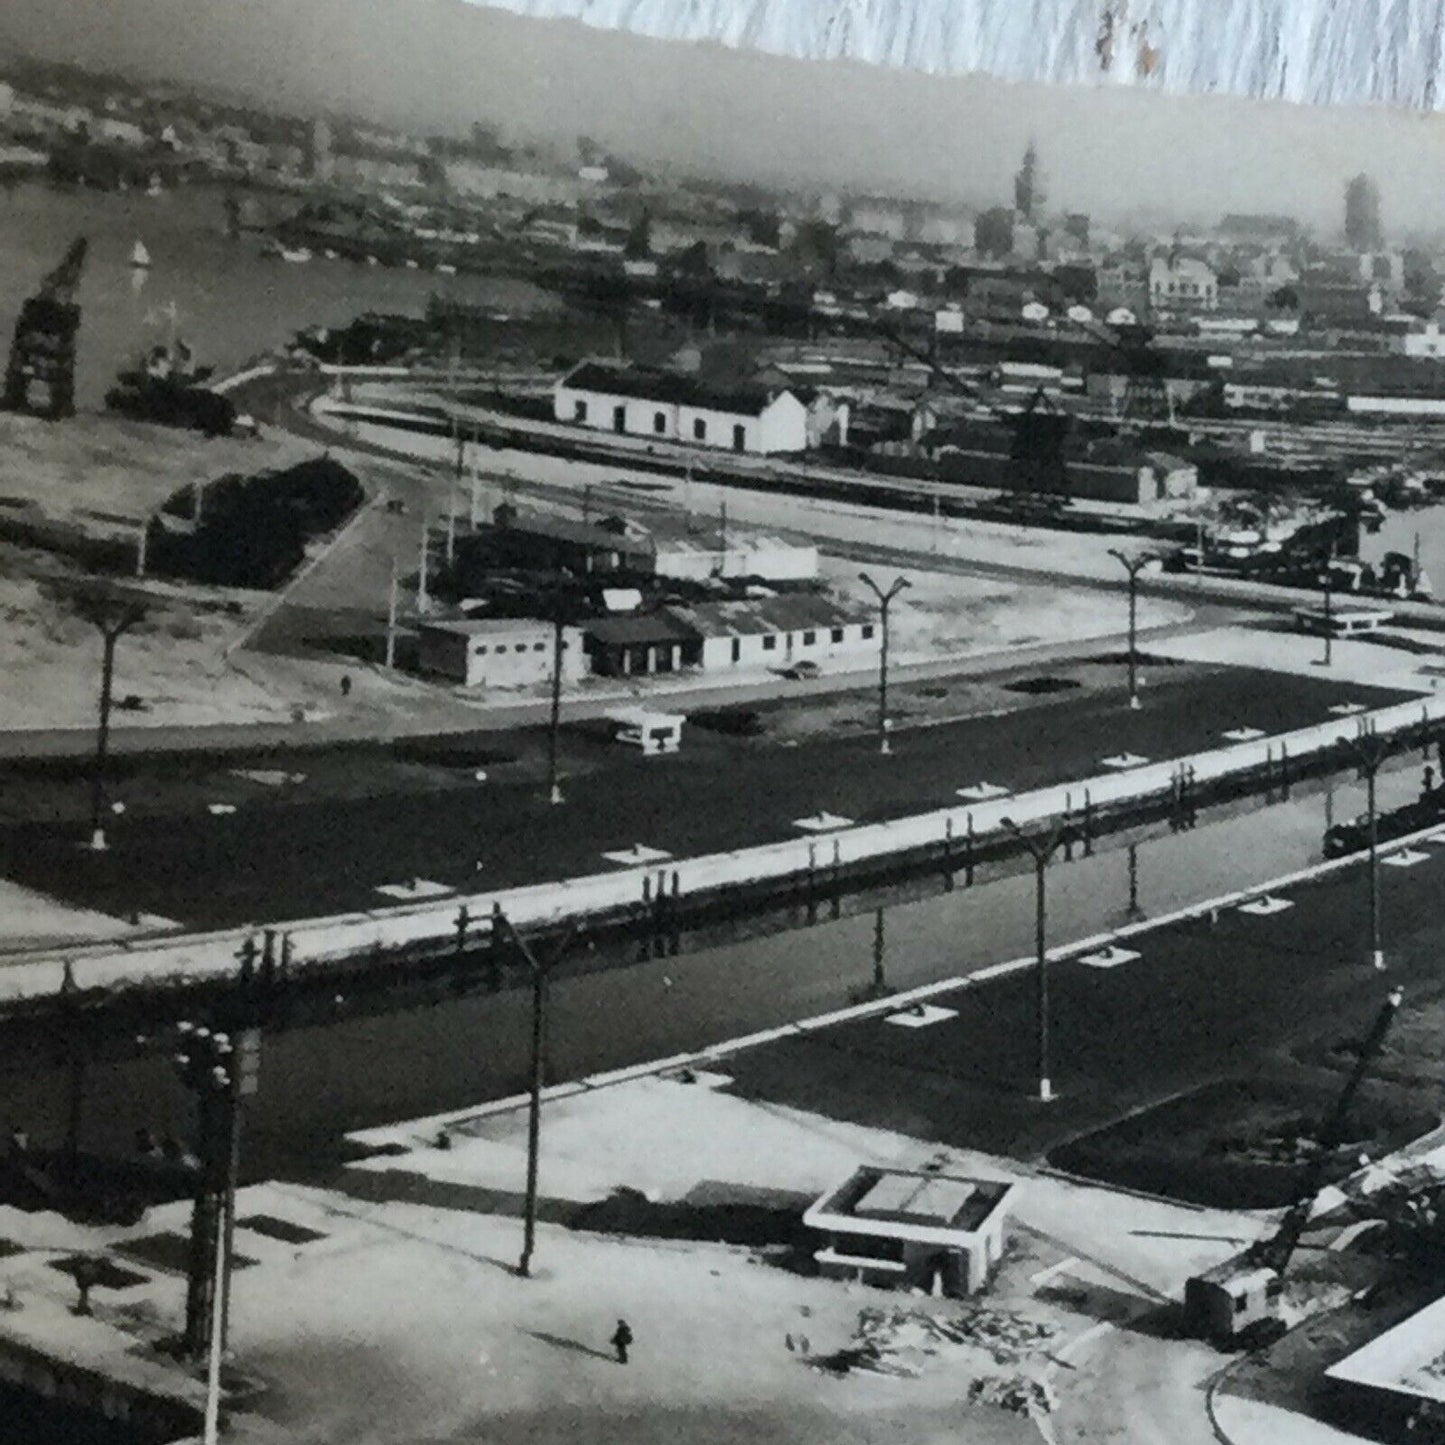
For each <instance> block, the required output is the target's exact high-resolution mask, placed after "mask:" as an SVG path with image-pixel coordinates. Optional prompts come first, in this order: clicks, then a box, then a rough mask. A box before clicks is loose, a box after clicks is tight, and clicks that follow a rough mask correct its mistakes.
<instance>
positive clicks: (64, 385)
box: [3, 236, 88, 421]
mask: <svg viewBox="0 0 1445 1445" xmlns="http://www.w3.org/2000/svg"><path fill="white" fill-rule="evenodd" d="M87 244H88V243H87V241H86V239H85V237H84V236H81V237H78V238H77V239H76V240H75V241H73V242H72V243H71V246H70V249H69V250H68V251H67V252H66V253H65V257H64V259H63V260H62V261H61V263H60V265H58V266H57V267H56V268H55V269H54V270H53V271H52V272H51V273H50V274H49V275H48V276H46V277H45V279H44V280H43V281H42V282H41V283H40V289H39V290H38V291H36V293H35V294H34V295H33V296H31V297H30V298H29V299H28V300H27V301H26V302H25V303H24V304H23V305H22V306H21V308H20V315H19V317H18V319H17V320H16V322H15V335H14V338H13V340H12V341H11V343H10V360H9V362H8V364H7V366H6V368H5V391H4V395H3V405H4V407H5V410H7V411H18V412H27V413H29V414H30V415H32V416H40V417H45V418H47V419H48V420H51V421H56V420H58V419H60V418H61V417H67V416H73V415H74V413H75V336H76V333H77V332H78V331H79V330H80V307H79V305H78V304H77V303H76V299H75V293H76V289H77V288H78V287H79V285H80V273H81V271H82V270H83V269H84V267H85V252H86V247H87Z"/></svg>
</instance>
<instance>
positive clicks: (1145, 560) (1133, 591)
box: [1109, 547, 1156, 711]
mask: <svg viewBox="0 0 1445 1445" xmlns="http://www.w3.org/2000/svg"><path fill="white" fill-rule="evenodd" d="M1109 555H1110V556H1111V557H1113V558H1115V559H1117V560H1118V561H1120V562H1122V563H1123V564H1124V570H1125V571H1126V572H1127V573H1128V574H1129V706H1130V707H1131V708H1133V709H1134V710H1135V711H1137V710H1138V708H1139V646H1138V636H1139V574H1140V573H1141V572H1142V571H1143V570H1144V569H1145V568H1146V567H1148V566H1150V565H1152V564H1153V562H1154V561H1155V560H1156V559H1155V556H1154V554H1153V553H1152V552H1143V553H1140V554H1139V555H1137V556H1130V554H1129V553H1127V552H1120V551H1117V550H1116V549H1114V548H1112V547H1111V548H1110V549H1109Z"/></svg>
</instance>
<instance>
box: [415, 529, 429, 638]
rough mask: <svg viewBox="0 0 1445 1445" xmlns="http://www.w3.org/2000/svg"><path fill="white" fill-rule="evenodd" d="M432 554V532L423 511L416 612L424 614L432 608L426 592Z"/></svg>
mask: <svg viewBox="0 0 1445 1445" xmlns="http://www.w3.org/2000/svg"><path fill="white" fill-rule="evenodd" d="M430 554H431V532H430V529H429V528H428V525H427V518H426V514H425V511H423V514H422V519H421V565H420V566H419V568H418V569H417V577H416V610H417V611H418V612H422V613H424V612H427V611H429V610H430V608H431V599H430V598H429V597H428V596H427V591H426V573H427V563H428V561H429V560H430Z"/></svg>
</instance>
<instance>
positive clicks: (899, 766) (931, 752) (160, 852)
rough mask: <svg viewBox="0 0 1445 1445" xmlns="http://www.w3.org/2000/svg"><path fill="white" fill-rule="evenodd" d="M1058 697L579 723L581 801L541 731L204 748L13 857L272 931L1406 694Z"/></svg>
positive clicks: (56, 884) (1287, 688) (1292, 722)
mask: <svg viewBox="0 0 1445 1445" xmlns="http://www.w3.org/2000/svg"><path fill="white" fill-rule="evenodd" d="M1120 672H1121V673H1122V669H1120ZM1120 683H1121V684H1122V676H1121V677H1120ZM1054 696H1055V700H1054V701H1051V702H1047V703H1039V702H1038V701H1037V700H1035V701H1034V702H1033V703H1032V704H1030V703H1029V699H1028V698H1027V696H1026V695H1020V697H1019V706H1018V709H1017V710H1016V711H1013V712H1010V713H1009V714H1007V715H1006V716H994V715H990V716H976V717H969V718H966V719H964V720H962V721H958V722H953V723H943V724H939V725H935V726H927V727H919V728H913V729H910V728H907V727H902V728H899V729H898V730H897V732H896V734H895V739H896V741H895V751H894V754H893V756H891V757H881V756H880V755H879V753H878V750H877V746H876V741H875V739H874V737H873V736H872V735H871V730H865V731H863V732H861V734H860V733H859V732H858V731H856V730H855V731H853V732H851V734H850V735H847V736H842V737H825V738H821V739H818V740H816V741H801V742H799V743H797V745H795V746H791V747H790V746H784V745H773V744H768V743H766V742H763V741H761V740H757V741H755V740H752V739H746V738H735V737H729V736H726V735H724V734H720V733H717V732H713V731H709V730H707V729H704V728H701V727H697V726H689V727H688V728H686V729H685V742H684V747H683V751H682V752H681V753H680V754H678V755H675V756H671V757H662V758H643V757H641V756H640V755H638V754H636V753H633V752H631V751H629V750H627V749H624V748H622V747H620V746H618V745H617V744H615V743H611V742H609V741H606V740H605V739H604V738H601V737H594V736H590V735H589V734H588V733H587V731H586V730H585V728H581V727H579V728H568V729H566V730H565V733H564V748H563V757H562V773H563V778H564V783H563V786H564V789H565V793H566V802H565V803H564V804H563V805H562V806H550V805H549V804H548V803H547V802H546V801H545V787H544V784H545V778H546V770H545V762H544V757H545V751H546V749H545V733H543V732H539V731H537V730H532V731H522V732H516V733H511V734H496V733H489V734H486V735H484V736H480V737H478V738H477V739H476V740H475V742H474V743H473V744H471V745H468V746H462V745H458V747H457V749H456V750H455V751H453V752H451V753H449V754H433V755H427V754H420V755H413V756H411V757H409V758H407V757H404V758H402V759H401V760H399V761H398V760H397V759H396V758H395V756H394V755H393V756H387V755H385V754H378V753H377V752H376V751H368V750H357V751H352V752H340V753H338V754H337V755H336V756H335V757H332V758H321V759H317V758H315V757H298V756H294V755H290V756H288V755H285V754H281V755H278V756H275V757H271V758H265V759H261V760H256V759H251V760H247V761H245V762H238V761H235V760H232V761H231V762H229V763H223V764H222V765H221V766H220V767H219V768H217V767H215V766H211V767H209V768H208V767H206V766H205V765H204V761H203V760H190V761H188V762H187V763H186V764H185V765H184V767H182V768H181V769H180V770H179V771H172V772H166V771H164V770H147V769H146V768H145V767H144V766H142V767H141V768H140V769H139V770H138V771H136V772H134V773H132V774H131V776H129V777H128V778H126V779H124V780H123V781H121V782H119V783H117V784H116V785H115V786H114V787H113V788H112V790H111V795H110V796H111V797H112V798H114V799H116V800H118V801H120V802H121V803H122V804H124V805H125V811H124V812H123V813H121V814H118V815H112V816H108V821H107V827H108V832H109V835H110V842H111V848H110V850H109V851H107V852H104V853H92V852H89V851H86V850H83V849H80V848H79V847H78V846H77V844H78V842H79V841H80V839H81V838H82V837H84V836H88V829H87V828H86V826H85V822H84V813H83V801H84V798H85V796H86V793H85V787H84V773H83V771H82V772H79V773H77V774H76V776H75V777H74V778H73V780H72V781H70V782H69V783H68V784H67V785H66V786H67V787H68V790H69V791H68V793H67V794H63V795H54V796H60V797H64V798H65V800H66V802H67V808H66V809H64V810H63V809H62V808H61V807H60V806H59V804H57V805H56V806H55V807H54V808H53V810H52V813H51V816H41V817H40V818H39V820H36V818H35V817H34V816H33V815H32V817H31V819H30V820H27V821H21V822H15V823H10V824H8V825H6V826H4V827H3V828H0V871H3V873H4V874H5V876H8V877H10V878H13V879H15V880H17V881H19V882H22V883H26V884H29V885H31V886H34V887H37V888H39V889H41V890H43V891H45V892H47V893H50V894H53V895H55V896H58V897H60V898H63V899H66V900H68V901H72V902H75V903H78V904H83V905H84V906H86V907H90V908H94V909H97V910H99V911H102V912H106V913H110V914H112V915H117V916H127V915H129V914H131V913H132V912H139V913H149V914H155V915H159V916H161V917H163V918H169V919H172V920H175V921H176V922H178V923H183V924H186V925H190V926H194V927H208V926H224V925H239V924H245V923H256V924H261V923H275V922H281V921H284V920H288V919H295V918H304V917H314V916H318V915H323V914H328V913H337V912H345V911H349V910H359V909H368V908H377V907H383V906H386V905H387V904H388V903H396V902H406V901H408V896H407V895H406V894H402V895H400V896H398V895H396V894H395V893H392V894H385V893H381V892H379V891H378V890H379V889H382V888H391V887H395V886H396V885H400V884H406V883H409V882H411V881H412V880H418V879H420V880H425V881H426V882H427V883H429V884H433V885H440V886H443V887H446V888H451V889H457V890H464V891H471V892H475V891H480V890H483V889H491V888H494V887H509V886H516V885H520V884H526V883H538V882H545V881H549V880H553V879H562V878H567V877H575V876H579V875H582V874H587V873H596V872H604V871H606V870H607V869H608V868H609V867H611V866H614V865H613V864H611V863H609V861H608V860H607V859H606V857H605V856H604V855H605V854H606V853H608V852H612V851H618V850H628V849H631V848H632V847H633V846H634V845H635V844H639V843H640V844H644V845H646V846H647V847H649V848H653V849H659V850H662V851H664V852H666V853H667V854H669V855H672V856H675V857H685V856H695V855H699V854H706V853H712V852H722V851H728V850H731V849H736V848H743V847H748V846H752V845H757V844H763V843H768V842H776V841H779V840H782V839H786V838H789V837H797V836H799V835H798V831H797V828H796V820H798V819H801V818H808V817H813V816H816V815H817V814H818V813H819V812H820V811H827V812H829V813H831V814H834V815H836V816H839V817H843V818H846V819H850V820H855V821H859V822H867V821H878V820H883V819H887V818H895V817H902V816H906V815H909V814H913V813H920V812H926V811H929V810H932V809H936V808H942V807H948V806H957V804H958V799H957V790H958V789H959V788H963V787H968V786H971V785H974V784H978V783H980V782H988V783H991V784H994V785H996V786H1002V787H1005V788H1008V789H1010V790H1012V791H1015V792H1021V791H1025V790H1028V789H1032V788H1037V787H1043V786H1047V785H1049V784H1054V783H1062V782H1066V781H1071V780H1074V779H1079V778H1087V777H1091V776H1096V775H1098V774H1100V773H1102V772H1105V771H1107V769H1106V766H1105V764H1104V761H1103V760H1104V759H1106V758H1109V757H1112V756H1114V755H1116V754H1119V753H1123V752H1128V753H1133V754H1135V755H1137V756H1140V757H1143V758H1147V759H1151V760H1159V759H1165V758H1171V757H1179V756H1183V755H1186V754H1189V753H1195V752H1202V751H1205V750H1207V749H1210V748H1214V747H1219V746H1223V745H1224V741H1223V738H1222V734H1223V733H1224V732H1225V731H1227V730H1230V729H1234V728H1239V727H1245V726H1247V727H1251V728H1257V729H1259V730H1261V731H1263V732H1266V733H1271V734H1273V733H1279V732H1284V731H1287V730H1290V729H1294V728H1298V727H1302V726H1305V725H1309V724H1314V723H1319V722H1325V721H1328V720H1329V718H1330V711H1329V709H1330V708H1331V707H1336V706H1339V705H1341V704H1344V703H1348V704H1354V705H1371V706H1383V705H1386V704H1388V703H1392V702H1396V701H1400V700H1402V695H1401V694H1398V693H1393V692H1387V691H1384V690H1382V689H1369V688H1363V687H1359V686H1352V685H1340V684H1337V683H1334V682H1332V681H1327V680H1322V679H1315V678H1306V677H1293V676H1283V675H1275V674H1267V673H1260V672H1254V671H1251V670H1248V669H1243V668H1237V669H1236V668H1228V669H1219V670H1215V671H1206V670H1201V669H1198V668H1195V667H1192V666H1186V667H1179V668H1165V667H1161V668H1158V669H1151V670H1150V685H1149V687H1148V689H1147V697H1148V701H1147V706H1145V707H1144V708H1142V709H1140V710H1138V711H1130V710H1129V708H1128V707H1127V706H1126V697H1125V692H1124V689H1123V687H1122V685H1119V686H1115V687H1110V688H1104V689H1102V690H1099V691H1096V692H1093V693H1083V694H1082V695H1080V696H1079V697H1077V698H1074V697H1072V696H1071V695H1070V694H1069V693H1068V692H1064V693H1062V694H1055V695H1054ZM1060 698H1062V699H1063V700H1058V699H1060ZM479 772H480V773H482V774H484V775H485V776H484V778H482V779H479V778H478V773H479ZM14 786H15V787H17V788H20V787H25V786H29V787H31V788H34V787H37V786H38V787H41V788H42V789H54V788H55V787H56V785H55V784H54V782H53V781H44V782H42V783H40V784H36V783H35V782H33V781H31V782H30V783H28V784H27V783H25V782H23V781H22V782H19V783H16V784H15V785H14ZM47 796H51V795H50V794H47ZM414 896H425V893H421V894H417V895H414Z"/></svg>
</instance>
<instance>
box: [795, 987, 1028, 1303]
mask: <svg viewBox="0 0 1445 1445" xmlns="http://www.w3.org/2000/svg"><path fill="white" fill-rule="evenodd" d="M919 1007H920V1010H921V1009H922V1008H923V1007H924V1006H922V1005H920V1006H919ZM1012 1196H1013V1186H1012V1185H1011V1184H1001V1183H995V1182H993V1181H991V1180H983V1179H966V1178H960V1177H958V1176H956V1175H949V1174H932V1173H929V1174H914V1173H907V1172H904V1171H902V1170H892V1169H874V1168H863V1169H859V1170H858V1171H857V1172H856V1173H855V1174H853V1176H852V1177H851V1178H850V1179H848V1180H847V1181H846V1182H845V1183H844V1184H842V1185H840V1186H839V1187H838V1188H837V1189H833V1190H830V1191H829V1192H828V1193H827V1194H825V1195H823V1196H822V1198H820V1199H819V1200H818V1201H817V1202H816V1203H815V1204H814V1205H813V1206H812V1207H811V1208H810V1209H808V1210H807V1212H806V1213H805V1214H804V1215H803V1223H804V1224H805V1225H807V1226H808V1228H809V1229H812V1230H814V1231H815V1232H816V1233H818V1234H819V1235H821V1236H822V1239H823V1244H822V1247H821V1248H820V1249H818V1250H817V1251H816V1252H815V1253H814V1255H813V1258H814V1260H815V1261H816V1262H817V1265H818V1272H819V1273H820V1274H822V1275H823V1276H824V1277H825V1278H830V1279H854V1280H861V1281H862V1282H864V1283H866V1284H873V1285H892V1286H896V1287H897V1288H900V1289H922V1290H926V1291H928V1292H929V1293H937V1294H942V1295H952V1296H962V1295H969V1294H974V1293H977V1292H978V1291H979V1290H981V1289H983V1288H984V1286H985V1285H986V1284H987V1283H988V1282H989V1280H990V1279H991V1278H992V1276H993V1274H994V1272H995V1270H996V1269H997V1268H998V1266H999V1263H1000V1261H1001V1260H1002V1259H1003V1230H1004V1223H1005V1221H1006V1220H1007V1218H1008V1212H1009V1207H1010V1204H1011V1202H1012Z"/></svg>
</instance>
